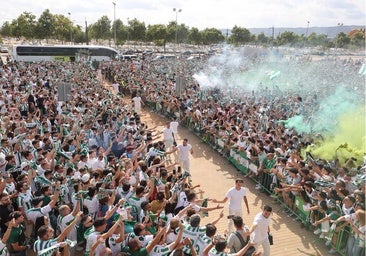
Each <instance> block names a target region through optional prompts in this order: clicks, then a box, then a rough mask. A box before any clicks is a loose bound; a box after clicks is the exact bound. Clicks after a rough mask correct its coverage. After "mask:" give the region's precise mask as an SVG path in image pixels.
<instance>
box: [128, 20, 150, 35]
mask: <svg viewBox="0 0 366 256" xmlns="http://www.w3.org/2000/svg"><path fill="white" fill-rule="evenodd" d="M128 25H129V28H130V29H129V34H130V40H133V41H145V36H146V26H145V23H144V22H140V21H139V20H137V19H136V18H135V19H133V20H130V21H129V22H128Z"/></svg>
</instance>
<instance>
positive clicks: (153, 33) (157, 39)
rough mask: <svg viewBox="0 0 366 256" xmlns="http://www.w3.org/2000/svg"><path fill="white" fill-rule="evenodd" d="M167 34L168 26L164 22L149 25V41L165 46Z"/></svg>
mask: <svg viewBox="0 0 366 256" xmlns="http://www.w3.org/2000/svg"><path fill="white" fill-rule="evenodd" d="M167 35H168V33H167V28H166V26H165V25H163V24H156V25H149V26H148V27H147V32H146V39H147V41H150V42H154V43H155V44H156V45H158V46H165V43H166V38H167Z"/></svg>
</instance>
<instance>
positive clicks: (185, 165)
mask: <svg viewBox="0 0 366 256" xmlns="http://www.w3.org/2000/svg"><path fill="white" fill-rule="evenodd" d="M176 150H178V163H179V165H180V166H181V167H182V169H183V170H184V171H186V172H188V173H189V172H190V170H189V167H190V162H189V153H191V154H193V149H192V145H191V144H188V139H184V140H183V143H182V144H179V145H178V146H177V147H176V148H175V149H174V151H176Z"/></svg>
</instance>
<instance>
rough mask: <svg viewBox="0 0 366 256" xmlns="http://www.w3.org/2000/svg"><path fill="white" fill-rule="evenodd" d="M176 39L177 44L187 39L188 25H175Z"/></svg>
mask: <svg viewBox="0 0 366 256" xmlns="http://www.w3.org/2000/svg"><path fill="white" fill-rule="evenodd" d="M177 29H178V30H177V41H178V44H180V43H185V42H187V41H188V34H189V27H187V26H186V25H184V24H180V25H178V27H177Z"/></svg>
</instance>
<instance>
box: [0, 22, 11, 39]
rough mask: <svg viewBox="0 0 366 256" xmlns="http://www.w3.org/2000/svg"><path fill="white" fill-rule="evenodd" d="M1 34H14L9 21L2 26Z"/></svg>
mask: <svg viewBox="0 0 366 256" xmlns="http://www.w3.org/2000/svg"><path fill="white" fill-rule="evenodd" d="M0 34H1V35H2V36H12V34H11V25H10V23H9V21H5V22H4V24H3V25H2V26H1V31H0Z"/></svg>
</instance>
